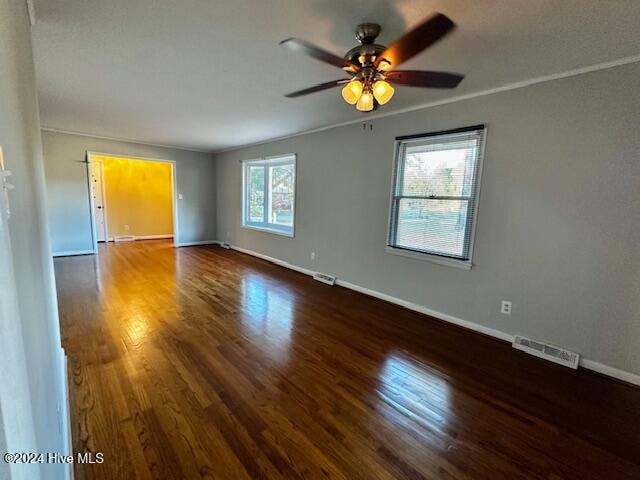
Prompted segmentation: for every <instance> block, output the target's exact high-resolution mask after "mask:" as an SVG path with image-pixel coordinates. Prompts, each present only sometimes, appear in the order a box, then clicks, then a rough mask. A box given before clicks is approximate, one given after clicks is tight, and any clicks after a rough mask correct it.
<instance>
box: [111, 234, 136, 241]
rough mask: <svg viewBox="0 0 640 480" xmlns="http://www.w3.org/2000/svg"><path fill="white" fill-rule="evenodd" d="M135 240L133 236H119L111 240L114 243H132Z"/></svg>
mask: <svg viewBox="0 0 640 480" xmlns="http://www.w3.org/2000/svg"><path fill="white" fill-rule="evenodd" d="M135 239H136V237H134V236H133V235H121V236H119V237H114V238H113V240H114V241H115V242H133V241H134V240H135Z"/></svg>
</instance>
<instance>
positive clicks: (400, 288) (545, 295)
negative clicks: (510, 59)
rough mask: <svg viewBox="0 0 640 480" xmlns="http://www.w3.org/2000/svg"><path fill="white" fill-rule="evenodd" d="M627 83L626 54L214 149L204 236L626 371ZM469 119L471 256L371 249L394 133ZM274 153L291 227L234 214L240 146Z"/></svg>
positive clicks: (633, 349) (630, 317)
mask: <svg viewBox="0 0 640 480" xmlns="http://www.w3.org/2000/svg"><path fill="white" fill-rule="evenodd" d="M639 91H640V64H632V65H627V66H622V67H617V68H612V69H608V70H603V71H598V72H593V73H589V74H584V75H580V76H576V77H571V78H565V79H560V80H555V81H551V82H547V83H542V84H538V85H534V86H530V87H527V88H521V89H517V90H511V91H506V92H502V93H498V94H493V95H489V96H483V97H478V98H475V99H470V100H466V101H462V102H457V103H451V104H448V105H441V106H438V107H433V108H428V109H423V110H419V111H414V112H409V113H404V114H400V115H394V116H389V117H385V118H380V119H377V120H373V121H372V123H373V131H372V132H370V131H369V130H368V129H367V130H363V128H362V125H358V124H356V125H350V126H344V127H340V128H334V129H331V130H326V131H323V132H318V133H314V134H308V135H303V136H298V137H294V138H290V139H285V140H281V141H276V142H272V143H267V144H263V145H260V146H254V147H249V148H244V149H239V150H236V151H232V152H226V153H222V154H219V155H217V157H216V160H217V161H216V164H217V174H216V179H217V183H216V185H217V188H216V190H217V195H218V200H217V205H218V227H217V231H218V237H219V239H220V240H227V241H230V242H231V243H232V244H235V245H238V246H241V247H244V248H248V249H251V250H254V251H257V252H260V253H263V254H266V255H269V256H272V257H276V258H278V259H281V260H285V261H287V262H290V263H293V264H295V265H299V266H302V267H305V268H309V269H312V270H319V271H322V272H327V273H330V274H335V275H337V276H338V278H341V279H343V280H345V281H348V282H352V283H355V284H357V285H360V286H363V287H367V288H370V289H373V290H377V291H379V292H383V293H385V294H388V295H392V296H395V297H398V298H401V299H404V300H407V301H410V302H414V303H417V304H419V305H422V306H426V307H428V308H431V309H433V310H436V311H439V312H443V313H446V314H449V315H453V316H456V317H459V318H462V319H464V320H468V321H471V322H475V323H478V324H481V325H483V326H486V327H490V328H493V329H497V330H500V331H503V332H506V333H509V334H516V333H519V334H525V335H530V336H532V337H534V338H538V339H541V340H544V341H547V342H552V343H556V344H560V345H564V346H566V347H569V348H572V349H575V350H577V351H578V352H580V353H582V354H583V355H585V356H586V357H587V358H589V359H592V360H595V361H598V362H602V363H604V364H606V365H609V366H613V367H617V368H620V369H623V370H626V371H630V372H635V373H636V374H637V373H640V349H639V348H638V338H640V302H639V300H638V298H640V295H639V293H640V273H639V265H640V255H639V253H638V252H639V248H638V246H639V245H640V158H638V157H639V154H640V128H639V125H640V96H638V95H637V92H639ZM402 92H403V91H402V89H399V90H398V91H397V92H396V95H402ZM336 95H337V96H339V92H337V93H336ZM336 98H338V97H336ZM336 101H338V100H336ZM301 108H302V107H301ZM366 118H367V117H366V116H363V121H364V120H366ZM478 123H485V124H486V125H487V128H488V133H487V135H488V136H487V148H486V155H485V160H484V170H483V178H482V188H481V194H480V203H479V214H478V224H477V233H476V246H475V255H474V264H475V265H474V267H473V269H472V270H471V271H464V270H459V269H456V268H451V267H447V266H441V265H436V264H433V263H429V262H426V261H420V260H415V259H409V258H404V257H400V256H397V255H393V254H389V253H386V252H385V244H386V233H387V222H388V211H389V196H390V184H391V172H392V162H393V148H394V138H395V137H396V136H399V135H406V134H413V133H420V132H429V131H438V130H443V129H449V128H455V127H463V126H468V125H474V124H478ZM288 152H296V153H297V154H298V171H297V174H298V185H297V212H296V229H295V232H296V236H295V238H286V237H282V236H277V235H272V234H269V233H262V232H256V231H253V230H247V229H243V228H241V227H240V224H241V166H240V163H239V160H242V159H251V158H256V157H259V156H263V155H275V154H282V153H288ZM312 251H315V252H316V261H315V262H312V261H311V260H310V252H312ZM503 299H506V300H511V301H513V313H512V315H511V316H505V315H501V314H500V312H499V306H500V301H501V300H503ZM424 341H425V342H428V341H429V339H427V338H425V339H424Z"/></svg>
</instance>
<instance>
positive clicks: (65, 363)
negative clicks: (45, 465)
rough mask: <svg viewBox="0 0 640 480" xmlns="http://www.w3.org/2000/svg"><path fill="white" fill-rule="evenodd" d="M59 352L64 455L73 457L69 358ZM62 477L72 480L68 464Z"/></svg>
mask: <svg viewBox="0 0 640 480" xmlns="http://www.w3.org/2000/svg"><path fill="white" fill-rule="evenodd" d="M60 350H62V356H63V361H62V364H63V365H62V366H63V370H64V371H63V372H62V374H63V376H64V393H65V398H64V401H65V412H64V414H65V415H64V418H63V420H64V422H65V425H63V427H62V428H63V429H64V436H65V440H66V444H67V453H66V455H73V440H72V436H71V403H70V398H71V396H70V395H71V394H70V391H69V357H67V354H66V353H65V351H64V348H60ZM64 476H65V478H66V479H68V480H73V478H74V472H73V465H72V464H69V463H65V473H64Z"/></svg>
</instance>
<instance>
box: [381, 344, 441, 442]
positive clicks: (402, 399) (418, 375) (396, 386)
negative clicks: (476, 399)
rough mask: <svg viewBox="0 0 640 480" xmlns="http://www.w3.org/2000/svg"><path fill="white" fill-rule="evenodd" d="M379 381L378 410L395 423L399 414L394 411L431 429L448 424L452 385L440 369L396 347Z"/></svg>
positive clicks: (384, 364)
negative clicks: (439, 372)
mask: <svg viewBox="0 0 640 480" xmlns="http://www.w3.org/2000/svg"><path fill="white" fill-rule="evenodd" d="M378 382H379V383H378V388H377V390H376V393H377V395H378V398H379V403H378V410H379V412H380V413H381V414H382V415H384V416H385V417H386V418H387V419H388V420H390V421H392V422H393V423H395V422H396V420H397V418H398V417H397V415H395V413H392V412H402V413H403V414H404V415H405V416H408V417H409V418H412V419H413V420H414V421H416V422H418V423H420V424H421V425H423V426H426V427H428V428H430V429H434V430H438V431H443V430H445V429H446V428H447V426H448V421H449V414H450V409H451V407H452V405H451V401H452V399H451V388H450V385H449V383H448V382H447V380H445V379H444V378H442V377H441V376H440V375H439V374H438V372H437V371H435V370H432V369H431V368H430V367H428V366H427V365H425V364H423V363H421V362H418V361H417V360H415V359H413V358H411V357H410V356H408V355H407V354H405V353H403V352H399V351H392V352H390V353H389V354H388V356H387V358H386V359H385V360H384V363H383V365H382V368H381V369H380V373H379V375H378ZM390 408H391V410H390Z"/></svg>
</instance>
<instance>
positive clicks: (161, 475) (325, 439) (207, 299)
mask: <svg viewBox="0 0 640 480" xmlns="http://www.w3.org/2000/svg"><path fill="white" fill-rule="evenodd" d="M55 266H56V276H57V282H58V296H59V303H60V313H61V323H62V333H63V342H64V346H65V348H66V351H67V354H68V356H69V374H70V379H71V381H70V384H71V385H70V389H71V394H70V395H71V411H72V433H73V444H74V449H75V451H77V452H79V451H83V452H103V453H104V457H105V461H104V463H103V464H93V465H76V466H75V474H76V479H78V480H83V479H149V478H156V479H165V480H167V479H169V480H170V479H182V478H188V479H196V478H198V479H199V478H216V479H233V480H236V479H261V478H313V479H316V478H317V479H326V478H334V479H363V480H375V479H474V480H477V479H492V480H495V479H524V478H539V479H548V480H558V479H598V480H603V479H631V478H635V479H639V478H640V465H638V463H637V462H640V389H638V388H635V387H631V386H629V385H625V384H623V383H620V382H616V381H613V380H610V379H607V378H605V377H603V376H600V375H597V374H594V373H591V372H587V371H582V370H580V371H577V372H574V371H571V370H569V369H565V368H563V367H560V366H555V365H553V364H550V363H548V362H544V361H542V360H538V359H536V358H533V357H530V356H527V355H525V354H523V353H521V352H518V351H515V350H513V349H512V348H511V347H510V346H509V345H507V344H505V343H503V342H500V341H497V340H494V339H491V338H488V337H485V336H482V335H479V334H476V333H473V332H470V331H467V330H463V329H460V328H458V327H454V326H451V325H448V324H445V323H443V322H441V321H438V320H435V319H432V318H430V317H426V316H424V315H420V314H417V313H414V312H411V311H408V310H405V309H403V308H400V307H397V306H394V305H392V304H389V303H385V302H382V301H380V300H377V299H374V298H371V297H367V296H365V295H361V294H358V293H355V292H352V291H350V290H346V289H344V288H341V287H330V286H326V285H323V284H321V283H318V282H315V281H313V280H312V279H311V278H309V277H306V276H304V275H301V274H298V273H295V272H292V271H290V270H287V269H284V268H282V267H278V266H275V265H272V264H270V263H268V262H265V261H262V260H259V259H256V258H253V257H250V256H247V255H243V254H240V253H237V252H234V251H229V250H224V249H221V248H218V247H190V248H182V249H177V250H176V249H174V248H172V246H171V245H170V244H169V243H167V242H165V241H155V242H136V243H131V244H118V245H109V246H105V245H102V246H101V247H100V254H99V255H98V256H81V257H67V258H58V259H56V260H55Z"/></svg>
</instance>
